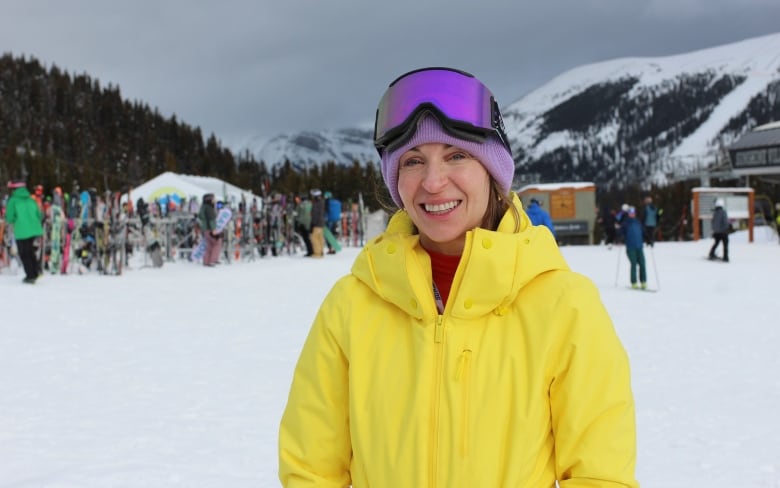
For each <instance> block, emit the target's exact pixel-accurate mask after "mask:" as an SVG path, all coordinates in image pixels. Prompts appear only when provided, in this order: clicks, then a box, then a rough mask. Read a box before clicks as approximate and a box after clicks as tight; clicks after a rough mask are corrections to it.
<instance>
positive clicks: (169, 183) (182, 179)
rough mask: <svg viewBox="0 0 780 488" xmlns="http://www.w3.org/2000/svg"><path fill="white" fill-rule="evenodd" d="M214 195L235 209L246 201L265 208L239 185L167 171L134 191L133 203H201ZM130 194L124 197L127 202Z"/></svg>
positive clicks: (212, 178)
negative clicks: (168, 200) (205, 197)
mask: <svg viewBox="0 0 780 488" xmlns="http://www.w3.org/2000/svg"><path fill="white" fill-rule="evenodd" d="M206 193H213V194H214V197H215V198H216V200H217V201H224V202H227V203H229V204H230V206H231V207H233V208H235V207H237V206H238V204H239V202H241V201H242V199H243V200H244V201H246V202H247V204H249V205H251V202H252V199H257V206H258V207H261V206H262V198H261V197H259V196H257V195H255V194H253V193H252V192H250V191H248V190H243V189H241V188H239V187H237V186H235V185H231V184H230V183H228V182H226V181H222V180H220V179H219V178H214V177H212V176H194V175H180V174H177V173H172V172H170V171H166V172H165V173H162V174H160V175H157V176H155V177H154V178H152V179H151V180H149V181H147V182H146V183H143V184H141V185H139V186H137V187H135V188H133V189H131V190H130V198H131V199H132V200H133V202H136V201H138V199H139V198H143V199H144V201H146V202H153V201H155V200H163V201H165V200H167V199H172V200H174V201H176V202H177V203H179V202H180V201H181V200H182V199H186V200H188V201H189V200H193V199H196V200H197V201H198V202H200V201H201V199H202V198H203V195H204V194H206ZM126 199H127V194H125V195H123V200H126Z"/></svg>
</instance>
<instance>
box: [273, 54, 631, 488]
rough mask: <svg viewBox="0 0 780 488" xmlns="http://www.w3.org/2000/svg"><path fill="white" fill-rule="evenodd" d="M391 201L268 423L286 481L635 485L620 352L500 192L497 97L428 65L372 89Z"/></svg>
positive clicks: (588, 299)
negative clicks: (276, 417)
mask: <svg viewBox="0 0 780 488" xmlns="http://www.w3.org/2000/svg"><path fill="white" fill-rule="evenodd" d="M375 145H376V147H377V149H378V150H379V153H380V155H381V158H382V176H383V178H384V181H385V184H386V186H387V189H388V191H389V193H390V195H391V196H392V198H393V201H394V202H395V203H396V204H397V205H398V206H399V207H401V210H400V211H398V212H397V213H395V214H394V216H393V218H392V219H391V220H390V222H389V223H388V226H387V229H386V230H385V232H384V233H383V234H382V235H381V236H380V237H378V238H376V239H374V240H373V241H371V242H370V243H369V244H367V245H366V247H365V248H364V249H363V251H362V252H361V254H360V255H359V256H358V258H357V259H356V261H355V263H354V265H353V267H352V272H351V274H350V275H348V276H346V277H344V278H342V279H341V280H340V281H339V282H338V283H336V285H335V286H334V287H333V289H332V290H331V292H330V293H329V295H328V296H327V297H326V299H325V301H324V302H323V304H322V306H321V308H320V310H319V312H318V314H317V317H316V318H315V321H314V324H313V326H312V329H311V331H310V333H309V337H308V338H307V340H306V343H305V345H304V347H303V350H302V352H301V356H300V359H299V361H298V365H297V366H296V370H295V375H294V378H293V384H292V388H291V391H290V396H289V399H288V403H287V407H286V409H285V412H284V416H283V418H282V422H281V426H280V432H279V447H280V452H279V458H280V467H279V475H280V479H281V481H282V484H283V485H284V486H287V487H296V486H319V487H344V486H349V485H350V484H351V485H352V486H354V487H367V486H370V487H372V488H378V487H423V486H425V487H429V486H430V487H439V486H441V487H470V488H472V487H491V488H495V487H505V486H507V487H508V486H518V487H520V486H522V487H542V486H544V487H551V486H554V484H555V481H556V480H558V481H559V482H560V486H561V487H569V488H573V487H575V486H610V487H623V486H628V487H636V486H638V485H637V482H636V481H635V479H634V465H635V455H636V449H635V426H634V404H633V399H632V394H631V389H630V380H629V368H628V360H627V358H626V354H625V352H624V350H623V348H622V346H621V344H620V342H619V340H618V338H617V336H616V334H615V331H614V329H613V326H612V323H611V321H610V319H609V316H608V315H607V312H606V310H605V309H604V307H603V305H602V304H601V302H600V299H599V295H598V292H597V290H596V288H595V287H594V286H593V284H592V283H591V282H590V281H589V280H587V279H586V278H584V277H583V276H580V275H578V274H576V273H573V272H572V271H570V270H569V268H568V266H567V265H566V263H565V262H564V260H563V258H562V256H561V254H560V252H559V251H558V248H557V246H556V244H555V242H554V240H553V237H552V235H551V234H550V232H549V231H548V230H547V229H545V228H542V227H535V226H532V225H531V223H530V221H529V219H528V217H527V216H526V215H525V213H524V212H523V210H522V206H521V204H520V200H519V199H518V197H517V196H516V195H515V194H512V193H510V186H511V184H512V177H513V174H514V161H513V160H512V157H511V152H510V148H509V145H508V142H507V138H506V136H505V134H504V130H503V127H502V120H501V114H500V112H499V110H498V105H497V103H496V102H495V100H494V99H493V97H492V95H491V93H490V91H489V90H488V89H487V88H486V87H484V85H482V84H481V83H480V82H479V80H477V79H476V78H474V77H473V76H471V75H469V74H468V73H464V72H460V71H456V70H451V69H446V68H428V69H423V70H417V71H413V72H410V73H407V74H405V75H403V76H401V77H400V78H399V79H397V80H396V81H394V82H393V83H392V84H391V85H390V87H389V88H388V90H387V92H386V93H385V94H384V96H383V98H382V100H381V101H380V105H379V109H378V111H377V117H376V126H375Z"/></svg>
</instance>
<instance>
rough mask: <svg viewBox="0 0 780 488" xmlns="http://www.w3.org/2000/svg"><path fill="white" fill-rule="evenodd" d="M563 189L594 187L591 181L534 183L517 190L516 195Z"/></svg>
mask: <svg viewBox="0 0 780 488" xmlns="http://www.w3.org/2000/svg"><path fill="white" fill-rule="evenodd" d="M563 188H572V189H574V190H587V189H591V188H593V189H595V188H596V185H595V183H593V182H592V181H570V182H561V183H536V184H533V185H525V186H524V187H522V188H520V189H519V190H517V193H525V192H527V191H534V190H536V191H554V190H561V189H563Z"/></svg>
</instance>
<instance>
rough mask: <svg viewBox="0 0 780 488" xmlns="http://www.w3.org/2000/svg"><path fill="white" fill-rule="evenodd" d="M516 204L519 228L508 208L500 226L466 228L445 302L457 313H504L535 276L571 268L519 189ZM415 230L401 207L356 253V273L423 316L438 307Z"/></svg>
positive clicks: (427, 262) (389, 298)
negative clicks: (532, 217)
mask: <svg viewBox="0 0 780 488" xmlns="http://www.w3.org/2000/svg"><path fill="white" fill-rule="evenodd" d="M512 204H513V205H514V206H515V208H516V209H517V211H518V213H519V215H520V226H519V230H518V231H517V232H515V219H514V216H513V213H512V212H511V210H510V211H507V212H506V213H505V214H504V217H503V218H502V219H501V222H500V224H499V226H498V229H497V230H496V231H489V230H486V229H481V228H476V229H474V230H471V231H469V232H467V233H466V243H465V246H464V248H463V254H462V257H461V265H460V266H459V267H458V271H457V272H456V274H455V277H454V279H453V283H452V290H451V292H450V298H449V301H448V305H447V308H448V310H450V313H452V314H453V315H454V316H461V317H477V316H481V315H484V314H487V313H491V312H494V313H497V314H499V315H501V314H502V311H505V310H506V307H508V306H509V304H511V303H512V302H513V301H514V300H515V298H516V297H517V294H518V292H519V291H520V289H522V288H523V287H524V286H526V285H527V284H528V283H529V282H531V281H532V280H533V279H534V278H535V277H537V276H539V275H541V274H542V273H545V272H548V271H552V270H559V269H560V270H568V269H569V268H568V265H567V264H566V262H565V260H564V259H563V256H562V255H561V253H560V251H559V249H558V246H557V244H556V243H555V239H554V238H553V236H552V234H551V233H550V231H549V230H548V229H547V228H546V227H544V226H534V225H532V224H531V222H530V220H529V218H528V216H527V215H526V214H525V212H524V211H523V209H522V203H521V202H520V199H519V198H518V197H517V195H514V194H513V196H512ZM414 232H415V230H414V225H413V223H412V220H411V218H410V217H409V215H408V214H407V213H406V212H405V211H403V210H401V211H399V212H397V213H396V214H395V215H393V217H392V218H391V219H390V222H389V223H388V225H387V229H386V230H385V232H384V233H383V234H382V235H380V236H379V237H376V238H375V239H373V240H372V241H370V242H369V243H368V244H366V246H365V247H364V249H363V251H362V252H361V253H360V254H359V255H358V257H357V259H356V260H355V263H354V265H353V266H352V274H353V275H354V276H355V277H357V279H359V280H360V281H362V282H363V283H365V284H366V286H368V287H369V288H370V289H371V290H372V291H373V292H374V293H375V294H377V295H378V296H379V297H381V298H382V299H383V300H385V301H387V302H390V303H392V304H394V305H396V306H397V307H399V308H400V309H402V310H403V311H404V312H406V313H407V314H409V315H411V316H413V317H416V318H418V319H422V318H423V317H424V316H426V315H430V314H436V313H437V311H436V307H435V302H434V300H433V292H432V290H433V281H432V277H431V263H430V258H429V256H428V253H427V252H426V251H425V249H423V248H422V246H421V245H420V244H419V236H418V235H417V234H416V233H414ZM453 300H454V303H453V305H452V306H451V305H450V303H449V302H452V301H453Z"/></svg>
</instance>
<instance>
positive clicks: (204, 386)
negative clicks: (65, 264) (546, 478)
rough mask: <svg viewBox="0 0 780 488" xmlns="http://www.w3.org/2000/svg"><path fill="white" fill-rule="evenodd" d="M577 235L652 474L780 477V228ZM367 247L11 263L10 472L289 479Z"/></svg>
mask: <svg viewBox="0 0 780 488" xmlns="http://www.w3.org/2000/svg"><path fill="white" fill-rule="evenodd" d="M710 244H711V241H710V240H702V241H699V242H687V243H665V242H664V243H658V244H657V245H656V246H655V247H654V248H653V249H648V251H647V255H648V268H649V271H650V284H651V285H652V286H653V287H658V288H660V290H659V292H658V293H642V292H635V291H631V290H628V289H627V288H626V284H627V283H628V278H627V272H628V267H627V265H626V263H627V259H626V258H625V255H624V254H623V251H622V249H618V248H614V249H611V250H608V249H607V248H606V247H603V246H590V247H586V246H583V247H579V246H572V247H564V248H563V253H564V255H565V256H566V258H567V259H568V261H569V263H570V265H571V266H572V268H574V269H575V270H577V271H580V272H582V273H584V274H585V275H587V276H589V277H590V278H591V279H593V280H594V282H595V283H596V284H597V285H598V286H599V288H600V289H601V292H602V298H603V300H604V302H605V303H606V305H607V308H608V309H609V311H610V312H611V314H612V317H613V319H614V322H615V325H616V328H617V330H618V333H619V334H620V336H621V338H622V340H623V343H624V345H625V347H626V349H627V350H628V353H629V356H630V358H631V365H632V372H633V385H634V392H635V396H636V402H637V424H638V442H639V458H638V469H637V471H638V478H639V480H640V482H641V483H642V486H643V487H648V488H653V487H659V488H677V487H679V488H690V487H692V486H697V487H704V486H706V487H708V488H719V487H723V488H733V487H749V486H756V487H758V486H762V487H780V481H778V480H780V421H778V419H777V412H778V407H780V354H779V353H778V351H780V327H778V323H780V322H778V315H779V312H780V309H778V298H780V292H778V280H779V279H780V246H779V245H778V244H777V239H776V237H774V236H773V235H772V234H771V233H770V231H769V230H768V229H766V228H759V229H758V231H757V232H756V242H754V243H752V244H749V243H747V242H746V238H745V235H744V233H737V234H734V235H733V236H732V245H731V263H729V264H725V263H720V262H710V261H707V260H705V259H704V256H705V255H706V253H707V250H708V247H709V245H710ZM357 253H358V249H355V248H347V249H345V250H344V251H343V252H342V253H340V254H338V255H335V256H326V258H324V259H323V260H309V259H304V258H301V257H278V258H264V259H262V260H258V261H255V262H247V263H236V264H230V265H227V264H225V265H221V266H219V267H216V268H203V267H201V266H196V265H193V264H190V263H187V262H176V263H166V264H165V265H164V266H163V267H162V268H160V269H154V268H140V267H139V266H136V268H135V269H132V270H128V271H127V272H126V273H125V274H124V275H123V276H121V277H108V276H97V275H83V276H78V275H73V276H46V277H44V278H42V279H41V280H40V281H39V283H38V284H36V285H35V286H29V285H23V284H22V283H21V275H10V274H2V275H0V313H1V315H0V317H1V318H0V488H11V487H13V488H32V487H36V488H38V487H41V488H43V487H46V488H105V487H115V488H120V487H134V488H136V487H139V488H140V487H143V488H149V487H171V486H182V487H187V488H206V487H208V488H225V487H231V488H241V487H246V488H249V487H253V488H256V487H272V486H278V485H279V483H278V481H277V477H276V466H277V452H276V439H277V428H278V422H279V419H280V416H281V413H282V409H283V407H284V404H285V401H286V398H287V392H288V388H289V383H290V379H291V375H292V371H293V367H294V365H295V361H296V359H297V356H298V352H299V351H300V348H301V345H302V343H303V340H304V338H305V336H306V333H307V331H308V328H309V325H310V323H311V320H312V318H313V317H314V314H315V311H316V309H317V307H318V305H319V303H320V301H321V300H322V298H323V297H324V295H325V294H326V292H327V290H328V289H329V288H330V286H331V285H332V284H333V282H334V281H335V280H336V279H337V277H339V276H340V275H342V274H344V273H346V272H348V270H349V268H350V265H351V262H352V260H353V259H354V257H355V256H356V254H357Z"/></svg>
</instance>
